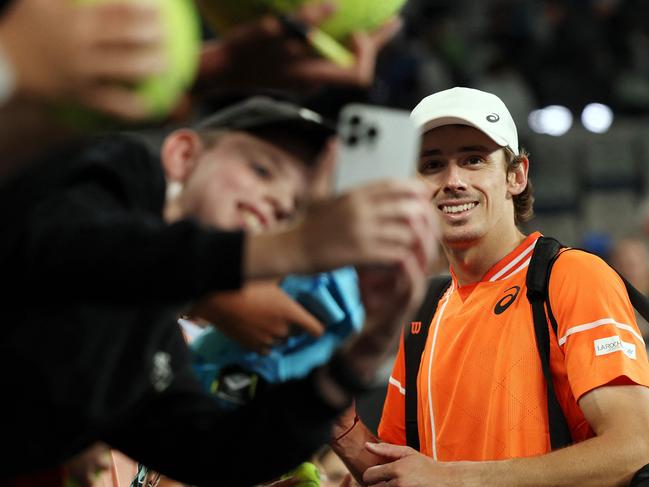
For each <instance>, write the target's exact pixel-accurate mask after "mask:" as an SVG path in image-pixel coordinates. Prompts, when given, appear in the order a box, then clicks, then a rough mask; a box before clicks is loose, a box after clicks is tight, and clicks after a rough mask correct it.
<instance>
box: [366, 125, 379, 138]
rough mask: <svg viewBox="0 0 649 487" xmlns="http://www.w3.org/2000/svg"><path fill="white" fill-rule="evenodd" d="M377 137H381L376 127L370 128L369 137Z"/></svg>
mask: <svg viewBox="0 0 649 487" xmlns="http://www.w3.org/2000/svg"><path fill="white" fill-rule="evenodd" d="M377 135H379V130H378V129H377V128H376V127H370V128H369V129H367V136H368V137H369V138H370V139H374V138H375V137H376V136H377Z"/></svg>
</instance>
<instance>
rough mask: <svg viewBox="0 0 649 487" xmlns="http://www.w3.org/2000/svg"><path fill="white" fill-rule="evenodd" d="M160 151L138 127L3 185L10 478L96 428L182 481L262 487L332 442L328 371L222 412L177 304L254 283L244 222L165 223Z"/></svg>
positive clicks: (3, 383) (64, 153)
mask: <svg viewBox="0 0 649 487" xmlns="http://www.w3.org/2000/svg"><path fill="white" fill-rule="evenodd" d="M164 193H165V182H164V178H163V174H162V170H161V167H160V162H159V160H158V159H157V158H156V157H153V156H151V154H150V153H149V152H148V151H147V149H146V148H145V147H144V146H143V145H142V144H140V143H138V142H135V141H133V140H130V139H127V138H124V137H114V138H109V139H104V140H99V141H92V142H90V143H84V144H81V145H74V146H72V147H71V148H66V149H64V150H59V151H57V152H56V153H54V154H53V155H51V156H50V157H48V159H47V160H46V161H42V162H40V163H38V164H35V165H34V166H33V167H31V168H30V169H28V170H27V171H25V172H24V173H23V174H21V175H20V176H19V177H17V178H14V179H13V180H12V181H9V182H7V183H5V184H4V186H3V187H2V188H1V189H0V225H1V227H0V235H1V236H2V237H1V238H0V268H1V269H2V270H3V271H2V275H3V279H2V281H3V282H2V284H0V290H1V294H0V296H1V297H0V299H2V301H3V303H2V304H3V306H2V309H3V314H2V330H3V331H2V333H0V371H1V373H0V390H1V391H2V395H3V403H4V406H5V407H4V408H3V409H4V410H5V413H4V414H2V415H0V431H2V449H3V450H5V451H4V452H3V453H2V457H1V458H2V462H0V478H2V477H3V476H9V475H12V474H17V473H23V472H29V471H34V470H38V469H42V468H47V467H50V466H54V465H56V464H58V463H60V462H62V461H64V460H65V459H67V458H69V457H70V456H72V455H73V454H74V453H76V452H78V451H79V450H80V449H82V448H84V447H85V446H87V445H89V444H90V443H91V442H93V441H96V440H103V441H105V442H107V443H109V444H111V445H112V446H115V447H116V448H118V449H120V450H121V451H123V452H124V453H126V454H128V455H130V456H131V457H133V458H135V459H137V460H139V461H142V462H143V463H146V464H147V465H149V466H151V467H152V468H155V469H157V470H159V471H161V472H163V473H166V474H168V475H170V476H171V477H174V478H177V479H179V480H183V481H186V482H191V483H194V484H201V485H203V484H205V485H228V486H235V485H251V484H253V483H255V482H258V481H262V480H267V479H269V478H272V477H273V476H275V475H277V474H280V473H283V472H285V471H286V470H288V469H289V468H290V467H292V466H294V465H295V464H297V463H299V462H300V461H302V460H304V459H305V458H306V457H307V455H308V454H309V453H311V452H312V451H313V450H315V449H316V448H317V447H319V446H320V445H321V444H322V443H324V442H326V441H327V439H328V436H329V427H330V425H329V421H330V420H331V419H332V418H333V417H335V415H336V414H337V413H339V410H336V409H334V408H332V407H329V406H328V405H327V404H326V403H325V402H324V401H323V400H322V399H321V398H320V396H319V394H318V392H317V390H316V388H315V386H314V384H313V377H312V376H310V377H309V378H307V379H306V380H303V381H299V382H292V383H287V384H283V385H281V386H278V387H277V388H276V389H275V390H271V391H270V392H269V394H267V395H264V396H263V397H262V398H261V399H259V400H258V401H256V402H253V403H252V404H250V405H249V406H248V407H245V408H243V409H241V410H238V411H236V412H227V413H226V412H223V411H220V410H219V409H218V408H217V406H216V405H215V403H214V402H213V401H212V399H211V398H210V397H209V396H208V395H206V394H205V393H204V392H203V391H202V389H201V388H200V386H199V385H198V383H197V382H196V381H195V380H194V379H193V377H192V374H191V371H190V369H189V365H188V361H187V357H186V347H185V345H184V342H183V339H182V336H181V334H180V332H179V329H178V326H177V323H176V319H175V317H176V314H177V312H178V310H179V309H180V308H181V306H182V305H183V304H184V303H186V302H187V301H188V300H190V299H192V298H195V297H198V296H200V295H201V294H203V293H205V292H208V291H213V290H220V289H232V288H236V287H238V286H239V285H240V281H241V275H240V268H241V247H242V244H243V237H242V234H241V233H238V232H233V233H228V232H218V231H216V230H213V229H207V228H202V227H201V226H200V225H198V224H197V223H195V222H192V221H182V222H179V223H176V224H173V225H167V224H165V222H164V221H163V220H162V216H161V215H162V205H163V201H164Z"/></svg>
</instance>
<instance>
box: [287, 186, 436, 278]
mask: <svg viewBox="0 0 649 487" xmlns="http://www.w3.org/2000/svg"><path fill="white" fill-rule="evenodd" d="M429 200H430V197H429V189H427V188H426V186H425V185H423V184H422V183H420V182H419V181H416V180H408V181H382V182H378V183H371V184H369V185H366V186H363V187H361V188H358V189H355V190H352V191H350V192H348V193H345V194H342V195H338V196H336V197H333V198H330V199H327V200H322V201H318V202H315V203H314V204H313V205H312V206H311V207H309V208H308V209H307V211H306V213H305V215H304V219H303V221H302V222H301V225H300V226H301V228H299V230H300V231H301V232H302V235H301V237H302V239H303V247H304V249H308V256H309V258H310V259H311V261H312V262H313V263H314V264H315V265H316V266H317V267H318V268H319V269H320V268H323V269H330V268H337V267H342V266H343V265H348V264H353V265H357V266H362V265H387V266H392V265H402V264H404V263H405V262H406V261H407V260H408V259H409V258H410V257H414V258H416V259H417V261H419V262H421V263H422V264H423V263H425V262H427V260H428V255H429V253H430V250H429V248H430V247H433V245H432V244H433V242H434V230H433V228H434V220H433V215H432V211H431V210H430V203H429Z"/></svg>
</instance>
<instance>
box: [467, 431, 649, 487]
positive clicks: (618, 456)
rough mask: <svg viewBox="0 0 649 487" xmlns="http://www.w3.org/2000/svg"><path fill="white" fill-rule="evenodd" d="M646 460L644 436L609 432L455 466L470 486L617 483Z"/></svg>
mask: <svg viewBox="0 0 649 487" xmlns="http://www.w3.org/2000/svg"><path fill="white" fill-rule="evenodd" d="M646 463H649V440H648V439H647V438H641V437H638V435H626V434H624V433H623V432H616V431H610V432H608V433H607V434H603V435H601V436H597V437H594V438H591V439H589V440H586V441H583V442H581V443H577V444H575V445H572V446H570V447H567V448H563V449H561V450H557V451H554V452H551V453H548V454H547V455H541V456H537V457H530V458H516V459H512V460H504V461H495V462H476V463H457V464H456V465H457V467H458V468H460V469H463V470H464V473H465V474H466V475H464V476H463V477H464V478H466V479H467V482H466V484H465V485H471V486H473V485H476V486H478V485H479V486H490V485H493V486H499V487H507V486H512V487H513V486H517V487H518V486H546V485H547V486H563V485H565V486H574V485H579V486H590V485H592V486H617V485H628V483H629V481H630V480H631V477H632V476H633V474H634V473H635V472H636V471H637V470H638V469H640V468H641V467H642V466H643V465H645V464H646Z"/></svg>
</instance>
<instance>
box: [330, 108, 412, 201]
mask: <svg viewBox="0 0 649 487" xmlns="http://www.w3.org/2000/svg"><path fill="white" fill-rule="evenodd" d="M338 134H339V136H340V145H339V147H340V151H339V157H338V160H337V165H336V172H335V178H334V190H335V191H336V192H343V191H346V190H348V189H350V188H353V187H355V186H359V185H362V184H365V183H369V182H372V181H378V180H383V179H392V178H396V179H406V178H409V177H412V176H414V175H415V174H416V172H417V159H418V157H419V150H420V144H421V136H420V133H419V129H418V128H417V126H416V125H415V123H414V122H413V121H412V120H411V119H410V114H409V112H407V111H405V110H398V109H393V108H385V107H378V106H373V105H363V104H358V103H353V104H350V105H347V106H345V107H344V108H343V110H342V111H341V113H340V118H339V122H338Z"/></svg>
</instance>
